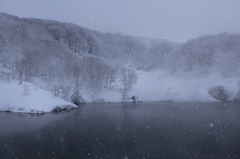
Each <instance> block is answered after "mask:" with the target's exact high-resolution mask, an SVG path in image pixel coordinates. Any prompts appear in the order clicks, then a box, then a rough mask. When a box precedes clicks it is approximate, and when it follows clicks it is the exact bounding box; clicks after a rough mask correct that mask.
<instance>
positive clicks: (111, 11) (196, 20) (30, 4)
mask: <svg viewBox="0 0 240 159" xmlns="http://www.w3.org/2000/svg"><path fill="white" fill-rule="evenodd" d="M239 6H240V1H238V0H211V1H209V0H201V1H197V0H182V1H174V0H168V1H166V0H151V1H148V0H101V1H99V0H78V1H77V0H61V1H59V0H51V1H48V0H35V1H32V0H21V1H19V0H0V12H6V13H9V14H14V15H17V16H20V17H35V18H43V19H53V20H60V21H64V22H71V23H76V24H79V25H81V26H84V27H87V28H90V29H94V30H98V31H101V32H112V33H120V34H127V35H134V36H143V37H152V38H163V39H168V40H171V41H177V42H185V41H186V40H189V39H191V38H196V37H198V36H200V35H202V34H216V33H221V32H230V33H240V29H239V28H240V9H239Z"/></svg>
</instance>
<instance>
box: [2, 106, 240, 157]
mask: <svg viewBox="0 0 240 159" xmlns="http://www.w3.org/2000/svg"><path fill="white" fill-rule="evenodd" d="M0 158H1V159H15V158H16V159H25V158H26V159H50V158H51V159H157V158H160V159H195V158H196V159H226V158H238V159H239V158H240V104H236V103H175V102H172V103H171V102H169V103H168V102H159V103H140V104H126V105H121V104H95V105H86V106H81V107H80V108H79V109H76V110H72V111H68V112H60V113H57V114H51V113H49V114H44V115H42V116H36V115H30V114H19V113H3V112H2V113H0Z"/></svg>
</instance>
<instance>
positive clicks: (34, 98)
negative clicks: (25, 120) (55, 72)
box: [0, 81, 77, 113]
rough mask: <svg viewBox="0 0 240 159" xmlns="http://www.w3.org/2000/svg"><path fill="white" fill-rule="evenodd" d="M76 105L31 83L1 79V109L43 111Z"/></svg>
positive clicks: (30, 111) (26, 111) (27, 111)
mask: <svg viewBox="0 0 240 159" xmlns="http://www.w3.org/2000/svg"><path fill="white" fill-rule="evenodd" d="M76 107H77V106H76V105H74V104H72V103H70V102H67V101H65V100H63V99H60V98H58V97H54V96H53V95H52V93H50V92H48V91H45V90H43V89H41V88H38V87H36V86H34V85H33V84H31V83H27V82H23V83H22V84H21V85H20V84H19V82H18V81H11V82H4V81H0V111H12V112H25V113H41V112H51V111H53V110H54V109H56V108H58V109H70V108H76Z"/></svg>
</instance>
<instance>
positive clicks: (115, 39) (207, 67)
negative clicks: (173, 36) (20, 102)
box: [0, 13, 240, 103]
mask: <svg viewBox="0 0 240 159" xmlns="http://www.w3.org/2000/svg"><path fill="white" fill-rule="evenodd" d="M239 63H240V35H235V34H227V33H222V34H218V35H206V36H202V37H199V38H196V39H193V40H189V41H187V42H186V43H183V44H179V43H175V42H170V41H167V40H157V39H147V38H136V37H130V36H123V35H119V34H109V33H99V32H96V31H92V30H89V29H86V28H82V27H80V26H77V25H74V24H69V23H60V22H57V21H48V20H39V19H26V18H22V19H21V18H18V17H15V16H11V15H7V14H4V13H0V68H1V69H0V77H1V80H5V79H8V80H10V79H14V80H19V81H20V83H21V82H23V81H28V82H34V81H36V79H40V80H42V81H45V83H47V84H48V86H47V87H46V88H45V89H48V90H49V91H51V92H52V93H53V94H54V95H55V96H60V97H62V98H64V99H66V100H72V101H74V102H76V103H79V102H81V100H80V99H81V94H83V93H84V92H82V90H84V88H87V89H89V90H90V91H91V92H93V93H95V94H96V93H98V92H100V91H101V90H102V89H105V88H106V89H114V88H117V89H118V90H119V92H120V93H121V94H122V101H123V102H124V101H126V100H127V99H128V98H129V97H128V95H127V94H128V92H129V90H130V89H131V88H132V87H133V85H134V84H135V83H136V82H137V74H136V72H135V71H136V70H145V71H151V70H158V69H162V70H167V71H169V72H172V73H176V72H186V73H192V74H195V75H197V76H199V75H200V76H205V75H208V74H210V73H211V72H213V71H217V72H219V73H221V74H222V75H224V76H226V77H239V76H240V68H239V67H238V64H239ZM6 70H8V71H6Z"/></svg>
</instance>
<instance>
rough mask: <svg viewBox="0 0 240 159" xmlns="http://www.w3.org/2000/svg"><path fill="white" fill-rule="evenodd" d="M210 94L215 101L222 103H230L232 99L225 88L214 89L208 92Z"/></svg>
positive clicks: (217, 87)
mask: <svg viewBox="0 0 240 159" xmlns="http://www.w3.org/2000/svg"><path fill="white" fill-rule="evenodd" d="M208 93H209V94H210V95H211V96H212V97H213V98H215V99H217V100H220V101H222V102H225V101H228V100H229V98H230V97H231V94H230V93H229V92H228V91H227V90H225V88H224V86H216V87H212V88H210V89H209V90H208Z"/></svg>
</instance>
